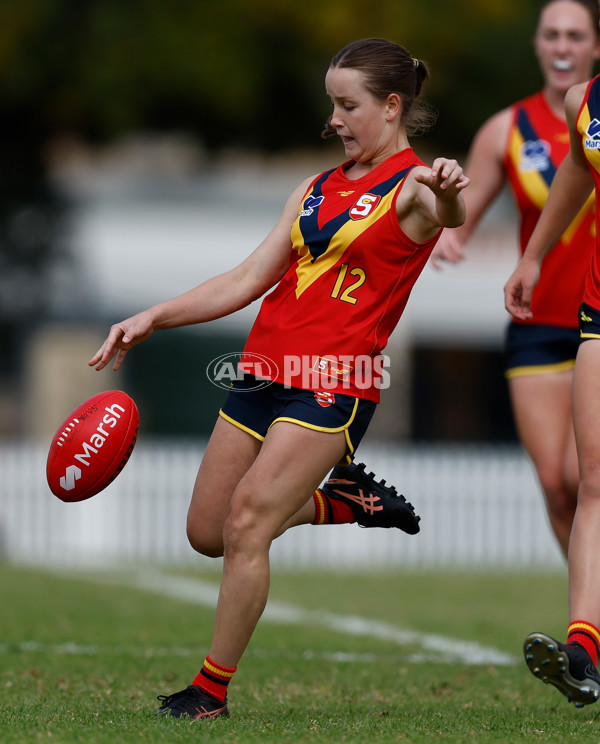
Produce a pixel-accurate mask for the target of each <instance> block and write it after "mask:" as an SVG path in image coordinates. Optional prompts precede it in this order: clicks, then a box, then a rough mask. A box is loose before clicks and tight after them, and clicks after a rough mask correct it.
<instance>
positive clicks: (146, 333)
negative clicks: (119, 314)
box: [88, 310, 154, 371]
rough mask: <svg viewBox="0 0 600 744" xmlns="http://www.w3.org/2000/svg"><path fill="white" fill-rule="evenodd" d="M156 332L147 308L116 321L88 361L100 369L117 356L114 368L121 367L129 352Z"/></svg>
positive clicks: (90, 364)
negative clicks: (118, 321)
mask: <svg viewBox="0 0 600 744" xmlns="http://www.w3.org/2000/svg"><path fill="white" fill-rule="evenodd" d="M153 333H154V326H153V324H152V317H151V315H150V313H149V312H148V311H147V310H144V312H141V313H138V314H137V315H134V316H133V317H131V318H128V319H127V320H122V321H121V322H120V323H115V325H113V326H112V327H111V329H110V332H109V334H108V336H107V338H106V341H105V342H104V343H103V344H102V346H101V347H100V348H99V349H98V351H97V352H96V353H95V354H94V356H93V357H92V358H91V359H90V361H89V362H88V365H89V366H90V367H95V368H96V370H98V371H100V370H101V369H104V367H106V365H107V364H108V363H109V362H110V361H111V359H113V358H114V357H116V358H115V363H114V365H113V369H114V370H115V371H116V370H118V369H119V367H120V366H121V364H122V363H123V360H124V359H125V356H126V354H127V352H128V351H129V350H130V349H132V348H133V347H134V346H137V345H138V344H141V343H142V341H145V340H146V339H147V338H150V336H151V335H152V334H153Z"/></svg>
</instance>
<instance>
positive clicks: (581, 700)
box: [523, 633, 600, 708]
mask: <svg viewBox="0 0 600 744" xmlns="http://www.w3.org/2000/svg"><path fill="white" fill-rule="evenodd" d="M523 653H524V654H525V662H526V664H527V666H528V667H529V670H530V671H531V673H532V674H534V675H535V676H536V677H537V678H538V679H541V680H542V682H545V683H546V684H550V685H554V687H556V689H557V690H560V692H562V694H563V695H565V696H566V698H567V699H568V701H569V702H570V703H575V707H576V708H582V707H583V706H584V705H590V704H591V703H595V702H596V701H597V700H598V697H599V696H600V674H598V670H597V669H596V665H595V664H594V662H593V661H592V659H591V657H590V655H589V654H588V652H587V651H586V650H585V649H584V648H583V646H581V645H580V644H579V643H576V642H575V643H569V644H563V643H559V642H558V641H555V640H554V638H551V637H550V636H548V635H546V634H545V633H530V634H529V635H528V636H527V638H526V639H525V642H524V644H523Z"/></svg>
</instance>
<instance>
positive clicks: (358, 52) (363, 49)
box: [321, 38, 436, 137]
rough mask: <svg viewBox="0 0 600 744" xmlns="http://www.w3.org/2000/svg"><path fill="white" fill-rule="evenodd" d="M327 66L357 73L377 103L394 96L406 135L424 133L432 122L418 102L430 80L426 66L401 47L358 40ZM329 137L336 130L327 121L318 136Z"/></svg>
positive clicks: (427, 110)
mask: <svg viewBox="0 0 600 744" xmlns="http://www.w3.org/2000/svg"><path fill="white" fill-rule="evenodd" d="M329 67H330V68H335V67H337V68H350V69H353V70H359V71H360V72H362V73H363V75H364V80H365V88H366V89H367V90H368V91H369V92H370V93H371V94H372V95H373V96H375V98H377V99H379V100H380V101H385V100H386V99H387V97H388V96H389V95H390V94H391V93H397V94H398V95H399V96H400V99H401V100H402V123H403V124H404V126H405V128H406V133H407V134H409V135H415V134H420V133H421V132H425V131H427V130H428V129H429V128H430V127H431V126H432V125H433V123H434V122H435V119H436V114H435V112H434V111H433V110H432V109H431V108H430V107H429V106H428V105H427V104H425V103H424V102H423V101H418V100H417V99H418V97H419V95H420V93H421V89H422V87H423V84H424V83H425V82H426V81H427V80H428V78H429V70H428V69H427V65H426V64H425V63H424V62H422V61H421V60H419V59H415V58H413V56H412V55H411V53H410V52H409V51H407V50H406V49H405V48H404V47H403V46H400V45H399V44H396V43H395V42H393V41H387V40H386V39H377V38H375V39H361V40H360V41H354V42H352V43H351V44H348V46H345V47H344V48H343V49H341V50H340V51H339V52H338V53H337V54H336V55H335V57H334V58H333V59H332V60H331V64H330V65H329ZM332 134H335V129H333V127H332V126H331V123H330V119H328V120H327V123H326V125H325V129H324V130H323V132H322V134H321V136H322V137H330V136H331V135H332Z"/></svg>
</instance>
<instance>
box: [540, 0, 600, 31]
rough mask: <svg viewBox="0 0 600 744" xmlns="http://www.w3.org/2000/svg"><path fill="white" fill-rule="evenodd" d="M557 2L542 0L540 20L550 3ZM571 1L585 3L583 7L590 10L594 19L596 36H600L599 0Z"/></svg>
mask: <svg viewBox="0 0 600 744" xmlns="http://www.w3.org/2000/svg"><path fill="white" fill-rule="evenodd" d="M555 2H557V0H544V1H543V2H542V4H541V5H540V12H539V14H538V21H539V19H540V17H541V15H542V12H543V10H544V8H547V7H548V5H552V3H555ZM570 2H573V3H578V4H579V5H583V7H584V8H586V9H587V10H588V11H589V13H590V18H591V20H592V26H593V28H594V31H595V32H596V36H600V7H599V5H598V0H570Z"/></svg>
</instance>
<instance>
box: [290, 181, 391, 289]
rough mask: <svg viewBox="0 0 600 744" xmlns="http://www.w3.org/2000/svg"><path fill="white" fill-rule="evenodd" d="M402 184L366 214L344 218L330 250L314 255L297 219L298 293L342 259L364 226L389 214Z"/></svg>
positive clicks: (295, 238) (295, 241)
mask: <svg viewBox="0 0 600 744" xmlns="http://www.w3.org/2000/svg"><path fill="white" fill-rule="evenodd" d="M403 180H404V179H402V181H403ZM402 181H400V184H402ZM400 184H398V185H397V186H396V187H395V188H394V189H393V190H392V191H390V192H389V193H388V194H386V195H385V196H384V197H383V198H382V199H381V200H379V202H378V204H377V208H376V209H374V210H371V211H370V213H369V214H368V215H367V216H366V217H364V218H361V219H359V220H350V221H349V222H344V223H343V224H342V226H341V227H340V229H339V230H338V231H337V232H336V233H334V234H333V235H332V236H331V239H330V242H329V247H328V249H327V251H326V252H325V253H323V254H322V255H320V256H319V257H318V258H316V259H315V258H313V256H312V254H311V252H310V250H309V248H308V246H306V245H305V244H304V239H303V237H302V231H301V230H300V218H298V219H297V220H296V222H294V225H293V226H292V242H293V244H294V247H296V246H298V245H299V248H297V251H298V255H299V258H298V264H297V267H296V275H297V277H298V284H297V285H296V297H300V295H301V294H302V293H303V292H304V291H305V290H306V289H307V288H308V287H309V286H310V285H311V284H312V283H313V282H315V281H316V280H317V279H318V278H319V277H320V276H322V275H323V274H324V273H325V272H327V271H328V270H329V269H330V268H331V267H332V266H334V265H335V264H336V263H337V262H338V261H339V260H341V258H342V257H343V255H344V253H345V252H346V251H347V250H348V248H349V246H350V245H351V244H352V242H353V241H354V240H355V238H356V237H358V236H359V235H360V234H361V233H363V232H365V230H368V229H369V228H370V227H371V225H372V224H373V223H374V222H375V221H376V220H379V219H381V217H382V216H384V215H385V214H386V212H387V211H388V210H389V208H390V205H391V203H392V200H393V199H394V196H395V195H396V191H397V190H398V189H399V188H400Z"/></svg>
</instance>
